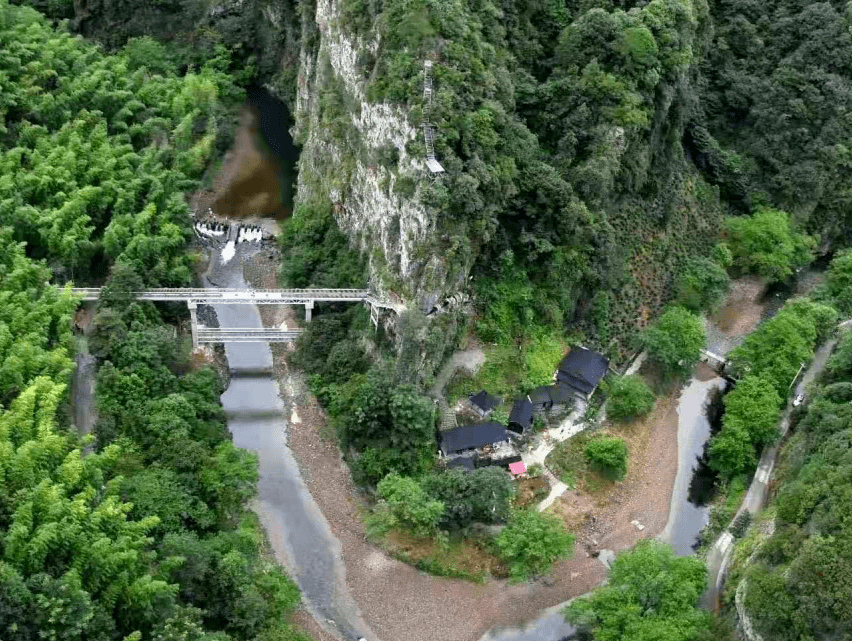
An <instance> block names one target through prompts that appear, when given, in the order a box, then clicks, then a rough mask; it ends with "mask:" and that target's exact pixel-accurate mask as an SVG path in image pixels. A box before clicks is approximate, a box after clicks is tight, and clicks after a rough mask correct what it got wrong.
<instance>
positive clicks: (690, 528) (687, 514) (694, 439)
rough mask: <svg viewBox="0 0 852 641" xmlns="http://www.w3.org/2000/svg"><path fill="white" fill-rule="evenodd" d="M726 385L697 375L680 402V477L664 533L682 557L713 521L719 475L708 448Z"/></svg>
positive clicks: (685, 388) (721, 381)
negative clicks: (709, 463)
mask: <svg viewBox="0 0 852 641" xmlns="http://www.w3.org/2000/svg"><path fill="white" fill-rule="evenodd" d="M726 386H727V383H726V381H725V379H723V378H721V377H718V376H714V377H713V378H710V379H709V380H702V377H697V376H694V377H693V378H692V379H691V380H690V381H689V383H688V384H687V385H686V387H684V389H683V392H682V394H681V397H680V403H679V404H678V428H677V448H678V453H677V463H678V464H677V476H676V477H675V484H674V488H673V489H672V500H671V507H670V508H669V520H668V523H667V524H666V529H665V530H663V533H662V535H661V538H662V539H663V540H664V541H667V542H669V543H670V544H671V545H672V547H673V548H674V551H675V553H676V554H677V555H678V556H687V555H689V554H693V553H694V552H695V549H696V547H697V538H698V534H699V532H701V530H702V528H704V526H705V525H707V523H708V521H709V520H710V518H709V515H710V508H709V507H708V504H709V503H710V500H711V499H712V498H713V488H714V487H715V481H716V477H715V474H713V472H712V471H711V470H710V469H709V467H708V466H707V462H706V457H705V450H706V446H707V442H708V440H709V439H710V435H711V430H712V419H713V418H715V417H716V416H718V414H719V412H718V406H719V403H720V400H721V395H722V392H723V391H724V389H725V387H726Z"/></svg>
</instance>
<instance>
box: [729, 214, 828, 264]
mask: <svg viewBox="0 0 852 641" xmlns="http://www.w3.org/2000/svg"><path fill="white" fill-rule="evenodd" d="M728 237H729V240H728V246H729V247H730V249H731V253H732V254H733V257H734V265H735V266H736V267H739V268H740V269H742V270H743V271H746V272H749V271H751V272H756V273H758V274H760V275H761V276H765V277H766V278H768V279H770V280H773V281H778V280H784V279H785V278H786V277H788V276H790V274H792V273H793V269H794V268H796V267H801V266H802V265H806V264H807V263H809V262H810V258H811V256H810V251H809V250H810V248H811V247H812V246H813V239H812V238H809V237H808V236H802V235H801V234H798V233H796V232H795V231H794V230H793V229H791V228H790V216H789V215H788V214H786V213H785V212H783V211H778V210H777V209H770V208H768V207H759V208H758V209H757V210H756V211H755V212H754V214H753V215H752V216H750V217H738V218H730V219H728Z"/></svg>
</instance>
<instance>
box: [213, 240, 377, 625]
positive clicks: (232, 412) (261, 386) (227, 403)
mask: <svg viewBox="0 0 852 641" xmlns="http://www.w3.org/2000/svg"><path fill="white" fill-rule="evenodd" d="M213 260H214V268H213V269H212V270H211V272H212V273H213V274H215V282H216V283H218V284H219V285H220V286H223V287H247V284H246V282H245V281H244V280H243V277H242V273H241V271H242V267H241V265H240V261H239V260H234V261H231V262H229V263H228V264H227V265H221V263H220V261H219V257H218V256H214V259H213ZM209 284H210V282H209V281H208V282H206V283H205V285H208V286H209ZM213 307H214V309H215V310H216V316H217V318H218V321H219V326H220V327H223V328H226V327H230V328H247V327H261V326H262V325H261V319H260V314H259V313H258V310H257V307H255V306H253V305H214V306H213ZM225 354H226V356H227V359H228V368H229V370H230V372H231V382H230V384H229V385H228V389H227V390H226V391H225V393H224V394H222V397H221V401H222V407H223V408H224V409H225V413H226V415H227V419H228V429H229V430H230V432H231V434H232V435H233V439H234V444H235V445H236V446H237V447H241V448H244V449H247V450H250V451H252V452H256V453H257V455H258V458H259V463H260V465H259V471H260V480H259V483H258V501H257V505H256V511H257V513H258V515H259V516H260V520H261V522H262V523H263V526H264V528H265V529H266V532H267V535H268V537H269V541H270V544H271V545H272V548H273V550H274V552H275V556H276V558H277V559H278V560H279V562H282V563H283V564H284V565H285V566H286V567H287V569H288V570H289V572H290V573H291V575H292V576H293V577H294V578H295V580H296V582H297V583H298V585H299V588H300V589H301V590H302V594H303V595H304V598H305V601H306V602H307V604H308V608H309V609H310V610H311V612H312V613H313V615H314V616H315V618H317V620H318V621H319V622H320V623H323V622H324V623H325V624H326V626H327V627H331V628H334V629H336V630H337V631H338V633H339V634H341V635H342V637H343V638H344V639H347V640H350V639H358V638H360V637H362V636H364V637H367V638H371V637H372V634H371V633H370V632H369V629H368V627H367V625H366V623H364V621H363V620H362V618H361V616H360V614H359V612H358V608H357V606H356V604H355V602H354V600H353V599H352V597H351V596H350V595H349V592H348V589H347V587H346V569H345V566H344V564H343V559H342V556H341V550H340V542H339V541H338V540H337V539H336V538H335V537H334V535H333V534H332V532H331V530H330V528H329V526H328V522H327V521H326V520H325V517H324V516H323V514H322V512H321V511H320V509H319V507H318V506H317V504H316V503H315V502H314V500H313V497H312V496H311V495H310V493H309V491H308V488H307V486H306V485H305V482H304V481H303V480H302V476H301V473H300V471H299V466H298V464H297V462H296V460H295V458H294V457H293V454H292V452H291V451H290V449H289V448H288V447H287V425H288V424H287V419H286V416H287V415H286V413H285V408H284V404H283V402H282V401H281V398H280V396H279V393H278V385H277V383H276V382H275V381H274V380H273V379H272V353H271V352H270V349H269V345H268V344H267V343H225Z"/></svg>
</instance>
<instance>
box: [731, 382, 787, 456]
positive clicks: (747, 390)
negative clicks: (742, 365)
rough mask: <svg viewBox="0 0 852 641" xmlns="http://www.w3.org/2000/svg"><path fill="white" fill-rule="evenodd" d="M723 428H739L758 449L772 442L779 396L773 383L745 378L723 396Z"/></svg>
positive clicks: (779, 402) (778, 408) (775, 432)
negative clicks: (743, 430)
mask: <svg viewBox="0 0 852 641" xmlns="http://www.w3.org/2000/svg"><path fill="white" fill-rule="evenodd" d="M724 403H725V416H724V418H723V423H722V429H723V430H725V429H727V428H728V427H733V426H737V427H742V428H744V429H745V430H746V432H748V434H749V438H750V440H751V442H752V444H753V445H754V446H755V447H757V448H762V447H763V446H764V445H769V444H770V443H772V442H773V441H774V440H775V438H776V436H777V435H778V418H779V416H780V415H781V397H780V396H779V395H778V392H776V391H775V388H774V387H773V386H772V383H771V382H769V381H767V380H765V379H763V378H760V377H759V376H753V375H752V376H746V377H745V378H743V379H742V380H740V381H739V382H737V384H736V386H735V387H734V389H733V390H732V391H731V392H730V393H729V394H727V395H726V396H725V400H724Z"/></svg>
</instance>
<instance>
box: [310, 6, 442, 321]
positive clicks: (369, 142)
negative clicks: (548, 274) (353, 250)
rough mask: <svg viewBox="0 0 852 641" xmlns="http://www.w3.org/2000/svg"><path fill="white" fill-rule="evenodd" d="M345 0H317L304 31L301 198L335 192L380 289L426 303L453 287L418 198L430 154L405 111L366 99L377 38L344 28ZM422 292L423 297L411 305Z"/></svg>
mask: <svg viewBox="0 0 852 641" xmlns="http://www.w3.org/2000/svg"><path fill="white" fill-rule="evenodd" d="M339 4H340V3H339V0H318V2H317V4H316V11H315V13H314V16H313V23H314V24H313V25H311V26H310V27H309V26H307V25H306V26H305V29H309V28H315V29H316V30H317V34H316V37H314V38H310V37H305V38H303V46H302V50H301V54H300V64H299V76H298V83H297V97H296V111H295V121H296V125H295V128H294V133H295V136H294V138H295V139H296V141H297V143H299V144H301V145H302V153H301V157H300V161H299V187H298V196H297V202H309V201H311V200H313V199H320V200H322V199H329V200H330V201H331V202H332V203H333V205H334V211H335V217H336V219H337V222H338V224H339V225H340V228H341V229H342V230H343V231H344V232H345V233H346V234H347V235H348V236H349V237H350V239H352V241H353V242H354V243H355V244H356V245H357V246H358V247H359V249H361V250H362V251H364V252H365V253H366V254H367V255H368V256H369V266H370V276H371V281H372V284H373V286H374V287H377V288H378V289H380V290H385V291H388V292H389V293H390V294H391V296H392V297H393V295H396V296H399V297H400V298H402V299H403V300H405V301H406V302H409V303H413V304H416V305H418V306H419V305H420V304H421V303H422V299H423V298H424V295H425V297H426V298H431V299H435V298H436V293H437V292H441V293H443V294H447V293H451V291H449V290H451V289H452V284H451V283H448V282H446V281H447V274H446V270H444V269H443V266H442V265H441V261H440V258H439V257H437V256H434V255H433V252H431V251H429V248H430V244H431V242H432V238H433V236H434V234H435V233H436V229H435V215H434V213H430V210H429V208H428V207H427V206H426V205H425V204H424V203H423V202H422V201H421V194H422V191H423V188H424V186H425V185H427V184H428V181H429V180H430V177H429V173H428V170H427V169H426V163H425V158H420V157H414V156H412V155H411V154H410V153H408V151H407V149H406V148H407V145H408V143H409V142H410V141H412V140H414V139H415V138H416V137H418V136H422V131H421V130H420V128H419V126H418V125H419V123H412V122H411V121H410V119H409V114H408V113H407V111H406V110H404V109H402V108H400V107H398V106H396V105H391V104H387V103H381V102H379V103H375V102H371V101H369V100H367V96H366V85H367V79H366V78H365V76H364V73H363V72H362V70H361V69H360V68H359V62H358V61H359V56H362V55H364V54H375V52H376V51H377V50H378V48H379V45H380V43H379V41H378V39H364V40H362V39H361V38H354V37H352V36H350V35H348V34H347V33H346V32H345V31H344V30H343V29H342V28H340V24H341V23H340V20H341V16H340V6H339ZM415 299H416V300H417V302H416V303H414V301H415Z"/></svg>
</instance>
